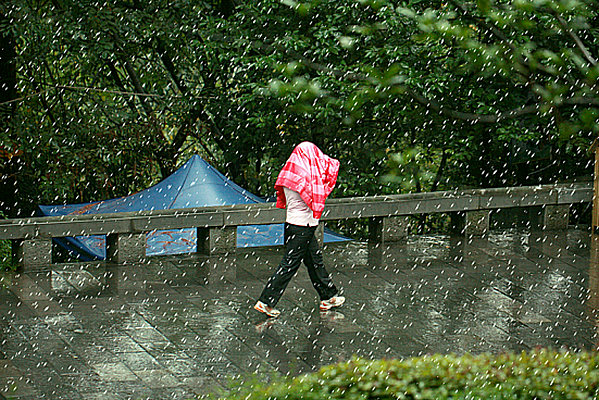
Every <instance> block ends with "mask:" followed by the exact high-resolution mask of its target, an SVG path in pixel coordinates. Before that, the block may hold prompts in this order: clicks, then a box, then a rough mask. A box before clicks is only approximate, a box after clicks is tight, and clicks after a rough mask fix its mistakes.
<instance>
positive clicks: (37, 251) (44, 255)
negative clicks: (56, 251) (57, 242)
mask: <svg viewBox="0 0 599 400" xmlns="http://www.w3.org/2000/svg"><path fill="white" fill-rule="evenodd" d="M12 252H13V257H14V260H15V262H16V264H17V265H18V266H19V267H21V268H23V270H25V271H28V270H35V269H41V268H48V267H49V266H50V265H51V264H52V238H40V239H19V240H13V241H12Z"/></svg>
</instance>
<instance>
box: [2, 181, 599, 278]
mask: <svg viewBox="0 0 599 400" xmlns="http://www.w3.org/2000/svg"><path fill="white" fill-rule="evenodd" d="M592 200H593V187H592V184H591V183H579V184H556V185H541V186H526V187H507V188H494V189H475V190H456V191H444V192H430V193H418V194H402V195H386V196H367V197H351V198H339V199H329V200H328V201H327V205H326V208H325V212H324V213H323V216H322V221H333V220H343V219H355V218H368V219H369V220H370V232H371V239H372V240H373V241H378V242H386V241H394V240H398V239H401V238H402V237H405V236H406V234H407V219H406V218H407V217H408V216H410V215H417V214H432V213H458V214H460V215H464V218H465V223H464V233H465V234H468V235H480V234H484V233H485V232H486V231H488V229H489V218H490V217H489V215H490V211H491V210H494V209H506V208H517V207H535V206H542V207H543V210H544V211H543V221H542V225H543V228H544V229H564V228H566V227H567V225H568V215H569V208H570V205H571V204H575V203H583V202H592ZM284 221H285V211H284V210H280V209H277V208H275V206H274V203H258V204H244V205H235V206H222V207H200V208H188V209H176V210H154V211H137V212H123V213H113V214H88V215H66V216H58V217H31V218H20V219H7V220H0V239H11V240H13V244H14V248H15V255H16V258H17V262H18V263H19V264H21V265H22V266H24V267H26V268H31V267H44V266H48V265H49V264H51V262H52V257H51V253H52V251H51V240H52V238H60V237H70V236H80V235H107V259H108V260H109V261H112V262H117V263H123V262H137V261H139V260H141V259H143V258H144V257H145V239H146V237H145V235H146V233H147V232H150V231H153V230H162V229H179V228H197V229H198V251H200V252H206V253H208V254H217V253H222V252H229V251H234V249H235V247H236V231H237V230H236V228H237V226H241V225H260V224H271V223H282V222H284ZM321 232H322V230H321Z"/></svg>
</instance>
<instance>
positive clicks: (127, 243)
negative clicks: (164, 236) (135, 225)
mask: <svg viewBox="0 0 599 400" xmlns="http://www.w3.org/2000/svg"><path fill="white" fill-rule="evenodd" d="M145 258H146V234H145V233H111V234H108V235H106V260H107V261H109V262H113V263H117V264H129V263H137V262H142V261H144V260H145Z"/></svg>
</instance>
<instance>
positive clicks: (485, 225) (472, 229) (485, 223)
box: [465, 210, 491, 236]
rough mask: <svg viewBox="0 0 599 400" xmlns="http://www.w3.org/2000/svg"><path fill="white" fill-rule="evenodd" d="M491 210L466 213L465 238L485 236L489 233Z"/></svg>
mask: <svg viewBox="0 0 599 400" xmlns="http://www.w3.org/2000/svg"><path fill="white" fill-rule="evenodd" d="M490 220H491V210H476V211H468V212H466V227H465V235H466V236H485V235H486V234H488V233H489V223H490Z"/></svg>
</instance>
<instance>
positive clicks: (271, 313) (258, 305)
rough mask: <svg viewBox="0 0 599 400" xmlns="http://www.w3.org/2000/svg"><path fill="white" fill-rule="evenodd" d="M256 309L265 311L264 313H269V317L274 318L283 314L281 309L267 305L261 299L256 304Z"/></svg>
mask: <svg viewBox="0 0 599 400" xmlns="http://www.w3.org/2000/svg"><path fill="white" fill-rule="evenodd" d="M254 310H256V311H260V312H261V313H264V314H266V315H268V316H269V317H273V318H277V317H278V316H279V315H281V312H280V311H279V310H277V309H276V308H272V307H269V306H267V305H266V304H264V303H263V302H261V301H260V300H258V302H257V303H256V305H255V306H254Z"/></svg>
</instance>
